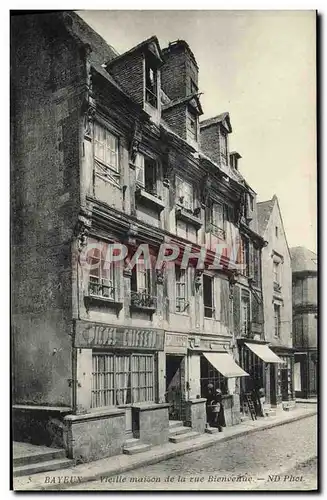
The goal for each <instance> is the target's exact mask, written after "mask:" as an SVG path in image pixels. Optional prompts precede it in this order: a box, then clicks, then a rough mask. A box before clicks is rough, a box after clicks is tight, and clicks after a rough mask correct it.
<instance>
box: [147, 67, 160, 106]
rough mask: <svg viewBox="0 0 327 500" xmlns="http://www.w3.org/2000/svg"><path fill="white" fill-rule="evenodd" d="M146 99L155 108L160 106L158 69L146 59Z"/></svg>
mask: <svg viewBox="0 0 327 500" xmlns="http://www.w3.org/2000/svg"><path fill="white" fill-rule="evenodd" d="M145 100H146V102H148V103H149V104H151V106H153V107H154V108H157V107H158V70H157V68H155V67H154V66H152V65H151V63H150V61H149V60H148V59H146V60H145Z"/></svg>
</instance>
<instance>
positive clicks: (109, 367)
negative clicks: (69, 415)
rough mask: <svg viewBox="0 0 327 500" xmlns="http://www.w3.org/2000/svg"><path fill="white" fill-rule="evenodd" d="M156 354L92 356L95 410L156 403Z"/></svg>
mask: <svg viewBox="0 0 327 500" xmlns="http://www.w3.org/2000/svg"><path fill="white" fill-rule="evenodd" d="M154 369H155V363H154V355H153V354H125V353H124V354H109V353H101V354H100V353H99V354H93V356H92V402H91V406H92V408H101V407H104V406H118V405H124V404H130V403H141V402H145V401H154V399H155V385H154V381H155V373H154Z"/></svg>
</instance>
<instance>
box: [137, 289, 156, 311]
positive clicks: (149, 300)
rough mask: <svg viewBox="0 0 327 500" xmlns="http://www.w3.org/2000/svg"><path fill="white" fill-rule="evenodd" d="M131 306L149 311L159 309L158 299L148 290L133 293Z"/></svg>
mask: <svg viewBox="0 0 327 500" xmlns="http://www.w3.org/2000/svg"><path fill="white" fill-rule="evenodd" d="M131 305H132V306H134V307H144V308H149V309H156V308H157V297H154V296H153V295H151V294H150V293H148V290H140V291H137V292H136V291H132V292H131Z"/></svg>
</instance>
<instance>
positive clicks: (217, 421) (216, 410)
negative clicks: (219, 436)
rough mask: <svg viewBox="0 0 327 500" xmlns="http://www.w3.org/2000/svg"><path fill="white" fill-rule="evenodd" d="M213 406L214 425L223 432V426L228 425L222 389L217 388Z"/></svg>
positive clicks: (212, 402)
mask: <svg viewBox="0 0 327 500" xmlns="http://www.w3.org/2000/svg"><path fill="white" fill-rule="evenodd" d="M211 407H212V415H213V417H212V427H217V428H218V430H219V432H222V430H223V427H226V422H225V413H224V405H223V396H222V392H221V390H220V389H216V391H215V394H214V396H213V399H212V401H211Z"/></svg>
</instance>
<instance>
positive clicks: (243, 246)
mask: <svg viewBox="0 0 327 500" xmlns="http://www.w3.org/2000/svg"><path fill="white" fill-rule="evenodd" d="M240 251H241V256H240V257H241V258H240V263H241V264H242V265H243V270H242V273H243V274H244V275H245V276H249V271H250V248H249V240H248V239H247V238H245V237H243V236H241V242H240Z"/></svg>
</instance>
